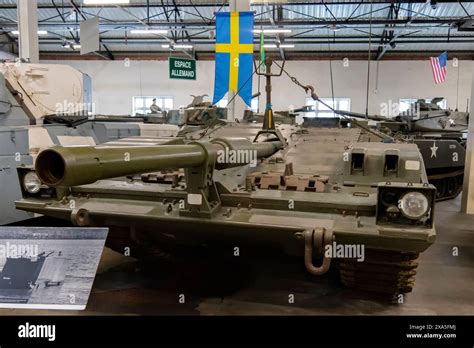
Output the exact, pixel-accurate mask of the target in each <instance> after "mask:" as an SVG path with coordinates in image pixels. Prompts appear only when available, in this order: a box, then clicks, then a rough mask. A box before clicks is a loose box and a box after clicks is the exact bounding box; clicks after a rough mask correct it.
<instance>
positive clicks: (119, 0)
mask: <svg viewBox="0 0 474 348" xmlns="http://www.w3.org/2000/svg"><path fill="white" fill-rule="evenodd" d="M129 3H130V0H84V5H126V4H129Z"/></svg>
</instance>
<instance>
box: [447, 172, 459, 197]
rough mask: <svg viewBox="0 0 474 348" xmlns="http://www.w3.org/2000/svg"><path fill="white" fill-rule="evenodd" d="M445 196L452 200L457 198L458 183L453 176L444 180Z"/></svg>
mask: <svg viewBox="0 0 474 348" xmlns="http://www.w3.org/2000/svg"><path fill="white" fill-rule="evenodd" d="M445 180H446V195H447V197H450V198H454V197H456V196H457V194H458V193H459V192H458V189H459V187H458V183H457V181H456V178H455V177H454V176H452V177H449V178H446V179H445Z"/></svg>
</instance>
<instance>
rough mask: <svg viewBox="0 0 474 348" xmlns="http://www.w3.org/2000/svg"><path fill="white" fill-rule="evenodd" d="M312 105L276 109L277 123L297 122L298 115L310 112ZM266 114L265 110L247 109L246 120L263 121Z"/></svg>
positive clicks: (244, 119)
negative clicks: (292, 108)
mask: <svg viewBox="0 0 474 348" xmlns="http://www.w3.org/2000/svg"><path fill="white" fill-rule="evenodd" d="M310 111H311V106H303V107H301V108H298V109H294V110H285V111H275V113H274V114H273V117H274V118H275V122H276V123H286V124H296V117H297V116H298V115H299V114H300V113H304V112H310ZM264 117H265V114H264V113H263V112H261V113H260V112H253V111H252V110H245V113H244V118H243V121H244V122H248V123H252V122H254V123H263V118H264Z"/></svg>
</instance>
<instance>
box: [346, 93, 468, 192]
mask: <svg viewBox="0 0 474 348" xmlns="http://www.w3.org/2000/svg"><path fill="white" fill-rule="evenodd" d="M441 100H443V98H434V99H432V100H431V102H429V103H428V102H426V101H425V100H424V99H420V100H418V101H416V102H415V103H413V104H412V105H411V106H410V107H409V109H408V111H405V112H402V113H400V114H399V115H398V116H396V117H393V118H389V117H386V116H378V115H369V116H367V117H366V115H364V114H358V113H354V112H347V111H340V110H339V111H338V112H340V113H342V114H344V115H346V116H349V117H353V118H357V119H364V120H367V121H368V122H367V123H366V124H367V125H368V126H371V127H373V128H376V129H378V130H379V131H381V132H383V133H385V134H387V135H388V136H390V137H392V138H394V139H395V140H396V141H397V140H398V141H405V142H410V143H414V144H416V145H418V147H419V149H420V152H421V154H422V155H423V160H424V162H425V167H426V171H427V174H428V180H429V182H430V183H432V184H433V185H434V186H436V189H437V192H436V199H437V200H446V199H452V198H455V197H456V196H458V195H459V193H460V192H461V191H462V185H463V177H464V162H465V158H466V135H467V134H466V133H467V125H468V121H469V113H467V112H459V111H451V110H444V109H441V107H440V106H439V105H438V104H437V103H438V102H440V101H441ZM359 122H361V121H359ZM362 122H363V121H362Z"/></svg>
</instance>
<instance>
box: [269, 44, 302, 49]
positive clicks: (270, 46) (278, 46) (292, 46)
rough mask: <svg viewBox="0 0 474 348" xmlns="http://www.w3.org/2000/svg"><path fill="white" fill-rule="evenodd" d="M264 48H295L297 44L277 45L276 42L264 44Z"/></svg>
mask: <svg viewBox="0 0 474 348" xmlns="http://www.w3.org/2000/svg"><path fill="white" fill-rule="evenodd" d="M263 47H264V48H295V45H291V44H281V45H276V44H265V45H263Z"/></svg>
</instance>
